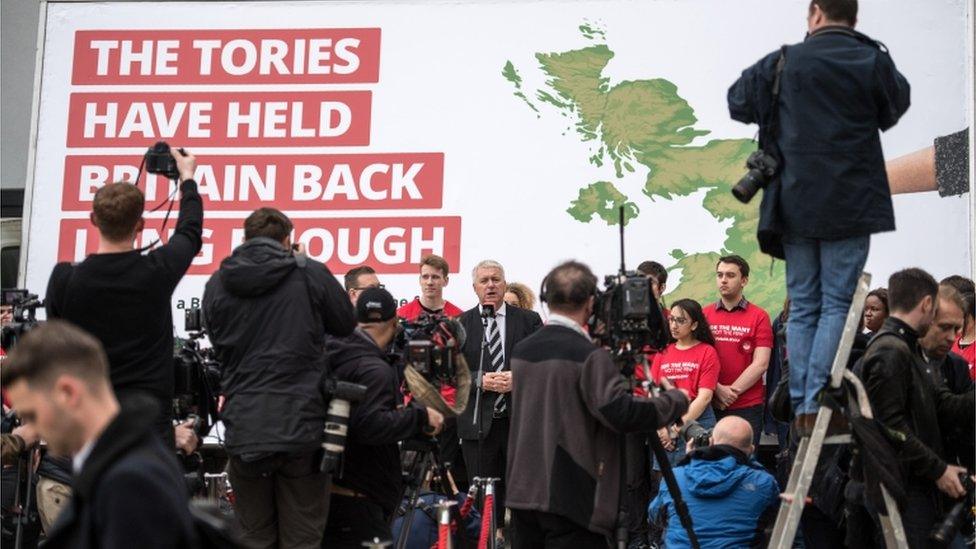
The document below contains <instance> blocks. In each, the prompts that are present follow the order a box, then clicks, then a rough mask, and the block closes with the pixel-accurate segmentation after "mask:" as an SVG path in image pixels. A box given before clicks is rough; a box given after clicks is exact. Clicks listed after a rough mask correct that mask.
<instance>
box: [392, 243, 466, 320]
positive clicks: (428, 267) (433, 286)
mask: <svg viewBox="0 0 976 549" xmlns="http://www.w3.org/2000/svg"><path fill="white" fill-rule="evenodd" d="M448 273H449V268H448V265H447V261H446V260H445V259H444V258H443V257H441V256H439V255H434V254H431V255H428V256H426V257H424V258H423V259H421V260H420V295H419V296H418V297H415V298H414V300H413V301H411V302H410V303H407V304H406V305H404V306H402V307H400V308H399V309H397V316H398V317H400V318H402V319H404V320H406V321H408V322H413V321H415V320H417V319H418V318H419V317H420V315H422V314H424V313H427V314H428V315H440V314H442V315H444V316H447V317H450V318H454V317H457V316H461V313H463V312H464V311H462V310H461V309H459V308H457V307H456V306H454V304H453V303H451V302H450V301H447V300H446V299H444V288H445V287H446V286H447V283H448V278H447V276H448Z"/></svg>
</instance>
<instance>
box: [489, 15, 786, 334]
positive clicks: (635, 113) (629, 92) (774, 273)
mask: <svg viewBox="0 0 976 549" xmlns="http://www.w3.org/2000/svg"><path fill="white" fill-rule="evenodd" d="M579 29H580V31H581V32H582V34H583V37H584V39H586V40H587V41H588V42H590V44H591V45H589V46H587V47H584V48H581V49H577V50H572V51H564V52H549V53H536V54H535V58H536V60H538V62H539V66H538V70H541V71H542V72H543V73H544V75H545V77H546V80H545V85H544V87H543V88H542V89H538V90H534V91H531V90H527V89H525V88H524V86H523V80H522V77H521V75H520V74H519V71H518V69H517V68H516V67H515V65H513V64H512V62H511V61H508V62H507V63H506V64H505V66H504V68H503V69H502V76H504V77H505V79H507V80H508V81H509V82H510V83H511V84H512V85H513V86H514V88H515V91H514V94H515V97H517V98H518V99H519V100H520V101H522V102H523V103H524V104H525V105H527V106H528V108H530V109H532V111H534V114H536V116H541V115H542V113H543V110H544V109H555V110H556V111H558V112H559V113H560V114H563V115H565V116H566V117H567V118H569V119H571V120H573V121H574V123H573V127H572V130H575V133H576V135H577V136H578V137H579V139H581V140H583V141H584V142H592V145H593V148H594V149H595V150H596V152H595V153H594V154H593V155H592V156H591V157H590V158H589V161H590V162H591V163H592V164H594V165H596V166H601V167H602V166H608V167H609V168H611V170H610V171H612V172H613V174H614V177H615V178H616V179H622V178H623V177H624V174H625V172H634V171H635V168H634V165H635V163H636V164H640V165H643V166H646V167H647V169H648V170H649V173H648V176H647V181H646V183H645V184H644V188H643V194H644V196H643V197H641V196H626V195H625V194H623V193H622V192H621V191H620V190H618V189H617V187H616V186H615V185H614V182H613V181H580V182H578V183H579V184H580V186H581V188H580V190H579V196H578V197H577V198H576V200H573V201H572V203H570V204H568V205H567V206H568V207H567V209H566V212H567V214H568V215H570V216H571V217H572V218H573V219H575V220H577V221H579V222H581V223H591V222H596V223H606V224H608V225H615V224H616V223H617V222H618V220H617V217H618V212H617V210H618V209H619V207H620V206H621V205H622V206H624V207H625V209H626V211H627V216H626V217H627V219H632V218H635V217H637V216H638V215H640V209H641V208H640V206H641V203H642V202H650V201H651V200H653V199H655V198H659V199H665V200H669V199H671V198H673V197H679V196H686V195H689V194H692V193H695V192H697V191H701V190H706V193H705V198H704V201H703V203H702V206H703V207H704V208H705V210H707V211H708V212H709V213H710V214H711V215H712V216H714V217H715V219H716V220H718V221H724V220H727V219H730V220H731V222H732V223H731V227H730V228H729V229H728V231H727V232H726V235H725V240H724V242H723V243H722V249H721V250H714V251H712V252H709V253H687V252H685V251H683V250H680V249H675V250H673V251H672V252H671V256H672V258H673V259H675V260H677V263H676V264H675V265H673V266H672V267H670V270H671V271H678V270H680V271H681V280H680V282H679V283H678V285H677V286H676V287H675V286H674V281H672V280H669V281H668V282H669V283H670V284H669V285H670V286H671V289H670V290H669V291H668V295H669V297H670V299H671V300H672V301H673V300H674V299H677V298H682V297H690V298H693V299H696V300H698V301H699V302H701V303H703V304H705V303H709V302H711V301H714V300H715V299H717V290H716V286H715V263H716V261H717V260H718V258H719V257H720V256H721V255H724V254H731V253H734V254H739V255H741V256H742V257H744V258H746V260H747V261H748V262H749V265H750V267H751V268H752V272H751V273H750V277H749V286H748V287H747V288H746V296H747V298H748V299H749V300H750V301H752V302H753V303H756V304H757V305H759V306H761V307H763V308H764V309H766V311H768V312H769V314H770V317H773V316H774V315H776V314H778V313H779V311H780V310H781V309H782V307H783V298H784V295H785V287H786V283H785V267H784V264H783V262H781V261H776V262H772V260H771V258H770V257H769V256H767V255H765V254H763V253H762V252H760V251H759V244H758V243H757V242H756V227H757V225H758V222H759V197H758V196H757V197H756V199H754V200H753V201H752V203H750V204H742V203H740V202H739V201H737V200H736V199H735V198H734V197H733V196H732V194H731V189H732V186H733V185H735V183H736V182H737V181H738V180H739V178H741V177H742V175H743V174H744V173H745V171H746V169H745V160H746V157H747V156H749V153H751V152H752V151H754V150H755V149H756V145H755V143H754V142H752V141H751V140H748V139H713V140H710V141H708V142H707V143H706V144H704V145H701V146H695V145H691V143H692V141H693V140H694V139H695V138H696V137H698V136H704V135H707V134H708V133H709V131H707V130H703V129H696V128H695V127H694V125H695V123H696V122H698V119H697V118H695V111H694V109H693V108H692V107H691V105H689V104H688V102H687V101H685V100H684V99H682V97H681V96H680V95H679V94H678V87H677V86H675V85H674V84H673V83H672V82H669V81H667V80H665V79H662V78H652V79H647V80H634V81H623V82H620V83H618V84H615V85H613V86H611V85H610V82H609V78H607V77H605V76H603V72H604V69H605V68H606V66H607V63H609V62H610V60H611V59H612V58H613V56H614V52H613V50H611V49H610V47H609V46H608V45H607V43H606V33H605V31H603V30H602V29H600V28H599V27H597V26H596V25H593V24H590V23H586V24H583V25H581V26H580V27H579ZM532 70H536V69H535V68H533V69H532ZM689 229H690V230H693V227H690V228H689ZM659 261H660V259H659ZM662 263H665V264H667V263H668V262H666V261H662ZM675 274H676V273H675ZM671 278H675V277H674V275H672V277H671Z"/></svg>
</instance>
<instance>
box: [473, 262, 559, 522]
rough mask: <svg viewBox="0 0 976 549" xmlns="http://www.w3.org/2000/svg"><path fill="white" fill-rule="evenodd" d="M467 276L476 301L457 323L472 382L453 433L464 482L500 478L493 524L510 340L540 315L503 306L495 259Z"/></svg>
mask: <svg viewBox="0 0 976 549" xmlns="http://www.w3.org/2000/svg"><path fill="white" fill-rule="evenodd" d="M472 277H473V279H474V280H473V282H474V284H473V286H474V292H475V293H476V294H478V305H477V306H476V307H474V308H472V309H469V310H468V311H465V312H464V314H462V315H461V317H460V321H461V323H462V324H463V325H464V330H465V333H467V338H466V339H465V342H464V358H465V360H466V361H467V362H468V368H470V369H471V376H472V379H475V380H477V382H476V383H472V384H471V396H470V398H469V399H468V407H467V408H466V409H465V410H464V413H463V414H461V417H460V418H459V419H458V435H459V436H460V437H461V452H462V454H463V456H464V463H465V464H467V468H468V478H469V480H470V481H471V482H473V481H474V480H473V479H474V477H494V478H500V479H502V480H501V481H500V482H498V483H497V484H496V485H495V517H496V518H497V524H502V523H503V520H504V517H503V512H504V502H505V481H504V478H505V462H506V459H507V454H508V426H509V410H511V403H510V394H509V393H511V391H512V372H511V369H510V368H509V363H510V359H509V354H510V353H511V351H512V349H514V348H515V344H517V343H518V342H519V341H522V340H523V339H525V338H526V337H528V336H530V335H531V334H532V333H533V332H535V331H536V330H538V329H539V328H541V327H542V319H541V318H540V317H539V314H538V313H536V312H535V311H529V310H525V309H520V308H518V307H508V306H506V305H505V301H504V297H505V289H506V286H507V285H506V283H505V269H504V268H503V267H502V266H501V264H499V263H498V262H497V261H491V260H485V261H482V262H480V263H478V265H476V266H475V268H474V270H473V271H472ZM486 305H491V306H492V307H494V311H493V315H483V312H485V311H486V307H485V306H486ZM479 367H480V368H481V371H482V375H481V376H480V377H479V376H478V373H479V372H478V370H479ZM478 383H481V384H482V387H483V388H484V393H483V394H482V395H481V399H480V401H479V399H478V398H477V392H478V388H477V384H478ZM476 407H477V409H478V411H479V413H478V414H477V415H476V414H475V409H476Z"/></svg>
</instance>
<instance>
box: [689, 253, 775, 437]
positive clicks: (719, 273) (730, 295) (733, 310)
mask: <svg viewBox="0 0 976 549" xmlns="http://www.w3.org/2000/svg"><path fill="white" fill-rule="evenodd" d="M715 276H716V282H717V284H718V291H719V294H720V295H721V299H719V300H718V301H717V302H715V303H713V304H711V305H708V306H707V307H705V319H706V320H708V325H709V326H710V327H711V329H712V335H714V336H715V351H716V352H717V353H718V360H719V364H720V369H719V376H718V385H716V386H715V396H714V398H713V399H712V405H713V406H714V408H715V415H716V416H717V417H718V419H720V420H721V419H722V418H723V417H725V416H730V415H734V416H739V417H741V418H743V419H745V420H746V421H748V422H749V424H750V425H752V433H753V443H754V444H755V445H756V447H758V446H759V437H760V435H761V433H762V419H763V395H764V394H765V383H764V380H763V377H764V374H765V373H766V368H767V367H768V366H769V357H770V355H771V354H772V350H773V327H772V324H770V322H769V314H768V313H766V311H764V310H763V309H762V308H760V307H758V306H756V305H754V304H752V303H749V302H748V301H746V298H745V297H744V296H743V294H742V293H743V290H744V289H745V287H746V285H747V284H748V283H749V263H747V262H746V260H745V259H743V258H741V257H739V256H737V255H729V256H725V257H723V258H721V259H719V260H718V264H717V265H716V267H715Z"/></svg>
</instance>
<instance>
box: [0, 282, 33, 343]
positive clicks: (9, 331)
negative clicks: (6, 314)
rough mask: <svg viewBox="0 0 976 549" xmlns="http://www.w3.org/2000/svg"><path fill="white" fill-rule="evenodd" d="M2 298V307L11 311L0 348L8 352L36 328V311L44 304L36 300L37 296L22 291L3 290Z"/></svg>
mask: <svg viewBox="0 0 976 549" xmlns="http://www.w3.org/2000/svg"><path fill="white" fill-rule="evenodd" d="M2 296H3V298H2V305H3V306H4V307H10V308H11V309H12V311H11V313H12V318H11V320H10V323H9V324H7V325H6V326H4V327H3V331H2V334H0V346H2V347H3V348H4V349H6V350H8V351H9V350H10V349H12V348H13V347H14V346H15V345H16V344H17V342H18V341H20V338H22V337H24V335H25V334H26V333H27V332H29V331H31V330H32V329H34V328H35V327H36V326H37V324H38V320H37V309H39V308H41V307H43V306H44V302H43V301H41V300H40V299H38V297H37V294H32V293H30V291H28V290H23V289H14V288H4V289H3V290H2Z"/></svg>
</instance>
